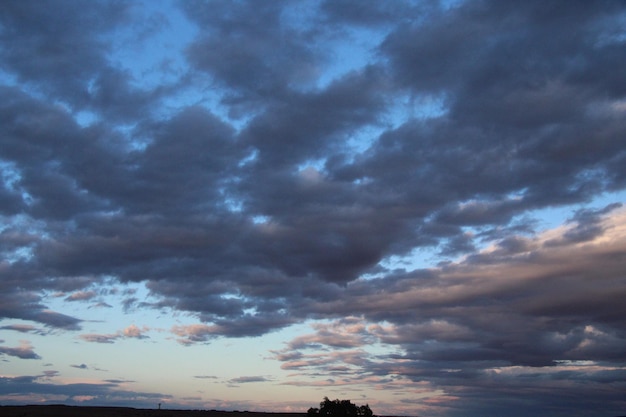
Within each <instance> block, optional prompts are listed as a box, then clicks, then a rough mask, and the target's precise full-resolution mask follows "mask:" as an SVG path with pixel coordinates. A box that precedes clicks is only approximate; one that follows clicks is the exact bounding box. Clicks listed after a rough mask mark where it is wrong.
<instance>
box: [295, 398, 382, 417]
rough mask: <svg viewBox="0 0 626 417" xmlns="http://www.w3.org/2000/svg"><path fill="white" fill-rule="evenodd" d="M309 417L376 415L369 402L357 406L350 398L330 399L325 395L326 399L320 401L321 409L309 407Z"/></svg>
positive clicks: (370, 416) (371, 416)
mask: <svg viewBox="0 0 626 417" xmlns="http://www.w3.org/2000/svg"><path fill="white" fill-rule="evenodd" d="M307 414H308V415H309V417H315V416H316V415H317V416H319V417H376V416H374V413H372V410H371V409H370V406H369V405H368V404H366V405H362V406H357V405H356V404H352V402H351V401H350V400H339V399H337V400H332V401H331V400H329V399H328V397H324V401H322V402H321V403H320V408H319V410H318V409H317V408H313V407H311V408H309V411H308V412H307Z"/></svg>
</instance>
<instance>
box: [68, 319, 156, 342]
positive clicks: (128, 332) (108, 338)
mask: <svg viewBox="0 0 626 417" xmlns="http://www.w3.org/2000/svg"><path fill="white" fill-rule="evenodd" d="M149 330H150V328H149V327H146V326H144V327H143V328H139V327H137V326H136V325H134V324H131V325H130V326H128V327H126V328H125V329H123V330H120V331H118V332H116V333H114V334H93V333H88V334H81V335H80V338H81V339H83V340H84V341H86V342H91V343H107V344H110V343H115V342H116V341H117V340H119V339H149V338H150V337H149V336H147V335H146V334H145V332H147V331H149Z"/></svg>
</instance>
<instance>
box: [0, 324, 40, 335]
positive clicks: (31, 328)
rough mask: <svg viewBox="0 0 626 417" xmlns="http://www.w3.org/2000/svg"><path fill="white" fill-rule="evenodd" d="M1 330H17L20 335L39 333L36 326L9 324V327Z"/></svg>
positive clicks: (3, 327) (0, 328)
mask: <svg viewBox="0 0 626 417" xmlns="http://www.w3.org/2000/svg"><path fill="white" fill-rule="evenodd" d="M0 330H15V331H16V332H20V333H29V332H34V333H37V332H38V331H39V330H38V329H37V328H36V327H35V326H31V325H30V324H9V325H7V326H2V327H0Z"/></svg>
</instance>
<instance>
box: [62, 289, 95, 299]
mask: <svg viewBox="0 0 626 417" xmlns="http://www.w3.org/2000/svg"><path fill="white" fill-rule="evenodd" d="M95 296H96V292H95V291H79V292H75V293H73V294H70V295H68V296H67V297H66V298H65V301H86V300H91V299H92V298H94V297H95Z"/></svg>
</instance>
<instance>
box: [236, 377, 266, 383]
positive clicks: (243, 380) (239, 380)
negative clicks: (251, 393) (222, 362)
mask: <svg viewBox="0 0 626 417" xmlns="http://www.w3.org/2000/svg"><path fill="white" fill-rule="evenodd" d="M266 381H269V379H267V378H266V377H264V376H240V377H237V378H232V379H230V380H228V382H230V383H231V384H248V383H251V382H266Z"/></svg>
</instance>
